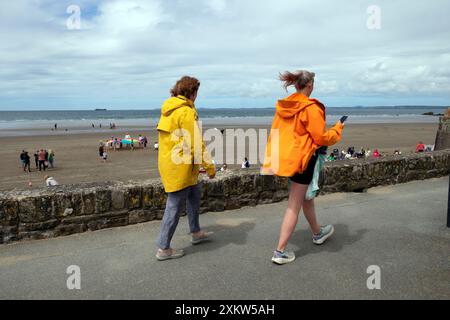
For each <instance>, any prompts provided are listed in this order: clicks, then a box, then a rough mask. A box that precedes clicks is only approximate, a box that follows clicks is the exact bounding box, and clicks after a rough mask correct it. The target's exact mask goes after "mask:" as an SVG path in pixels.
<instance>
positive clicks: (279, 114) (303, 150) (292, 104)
mask: <svg viewBox="0 0 450 320" xmlns="http://www.w3.org/2000/svg"><path fill="white" fill-rule="evenodd" d="M314 77H315V74H314V73H313V72H309V71H304V70H301V71H297V72H294V73H291V72H285V73H283V74H280V80H281V81H282V82H283V83H284V88H285V89H286V90H287V88H288V87H290V86H294V87H295V89H296V92H295V93H294V94H292V95H290V96H289V97H287V98H285V99H282V100H279V101H278V102H277V105H276V112H275V117H274V120H273V123H272V129H271V132H270V136H269V141H268V143H267V147H266V158H265V161H264V164H263V167H262V169H261V173H262V174H275V175H277V176H283V177H289V180H290V190H289V200H288V208H287V209H286V212H285V216H284V219H283V223H282V225H281V231H280V238H279V242H278V246H277V248H276V250H275V251H274V253H273V256H272V262H274V263H276V264H280V265H281V264H285V263H289V262H292V261H294V260H295V254H294V252H292V251H289V250H287V249H286V247H287V244H288V241H289V240H290V238H291V236H292V234H293V232H294V230H295V227H296V225H297V221H298V215H299V212H300V210H301V209H302V208H303V212H304V214H305V217H306V220H307V221H308V223H309V226H310V228H311V232H312V241H313V243H314V244H317V245H320V244H323V243H324V242H325V241H326V240H327V239H328V238H329V237H330V236H331V235H332V234H333V232H334V228H333V226H332V225H326V226H321V225H319V223H318V222H317V217H316V212H315V208H314V198H313V199H312V200H306V199H305V195H306V191H307V189H308V186H309V184H310V183H311V181H312V179H313V175H314V171H315V165H316V161H317V159H318V157H319V153H320V152H321V151H320V150H322V149H324V148H325V147H327V146H332V145H334V144H335V143H337V142H338V141H340V140H341V135H342V130H343V128H344V124H343V123H341V122H340V121H339V122H338V123H337V124H336V125H334V126H333V127H332V128H331V129H330V130H326V122H325V106H324V105H323V104H322V103H321V102H320V101H318V100H316V99H311V98H310V96H311V93H312V91H313V89H314Z"/></svg>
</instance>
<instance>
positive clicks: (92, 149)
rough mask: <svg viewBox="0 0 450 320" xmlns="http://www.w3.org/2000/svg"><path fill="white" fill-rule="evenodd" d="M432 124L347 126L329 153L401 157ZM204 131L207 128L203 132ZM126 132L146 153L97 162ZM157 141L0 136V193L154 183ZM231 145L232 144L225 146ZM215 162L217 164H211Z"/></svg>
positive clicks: (103, 133)
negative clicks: (53, 184) (49, 156)
mask: <svg viewBox="0 0 450 320" xmlns="http://www.w3.org/2000/svg"><path fill="white" fill-rule="evenodd" d="M217 127H219V128H233V127H232V126H230V125H227V126H217ZM437 127H438V125H437V124H431V123H414V124H407V123H401V124H348V125H347V126H346V128H345V131H344V135H343V139H342V141H341V142H340V143H338V144H337V145H336V146H334V147H332V148H338V149H339V150H341V149H342V148H347V147H348V146H354V147H355V150H359V149H360V148H361V147H364V148H366V149H367V148H369V149H371V150H372V151H373V150H374V149H375V148H378V150H379V151H381V152H382V153H393V151H394V150H395V149H399V150H401V151H402V153H403V154H406V153H411V152H414V149H415V146H416V144H417V143H418V142H419V141H423V143H425V144H434V140H435V136H436V131H437ZM236 128H243V129H244V130H246V129H248V128H255V129H260V128H263V129H264V128H267V129H268V126H261V125H258V126H250V125H248V126H239V127H236ZM204 129H207V128H204ZM126 133H130V134H131V135H132V136H133V137H137V136H138V135H139V134H142V135H143V136H147V137H148V141H149V145H148V146H147V149H144V150H138V149H135V150H134V151H131V150H121V151H113V150H111V151H109V152H108V155H109V159H108V162H107V163H102V162H101V161H100V159H99V156H98V146H99V142H100V140H103V141H105V140H108V139H109V138H110V137H111V136H115V137H124V135H125V134H126ZM156 140H157V132H156V130H155V129H154V128H149V129H147V130H142V129H137V128H135V129H133V128H129V130H125V129H120V130H109V129H104V130H98V131H96V132H89V133H80V132H78V133H77V134H75V133H74V132H71V131H69V132H64V131H60V132H56V133H55V132H49V134H47V135H46V134H45V132H42V131H40V132H38V134H37V135H35V136H27V137H23V136H22V137H21V136H17V137H2V138H0V145H1V158H2V166H0V190H3V191H4V190H12V189H14V188H17V189H29V186H28V183H29V181H31V182H32V185H33V186H32V187H33V188H36V187H42V186H44V179H43V177H44V176H45V175H46V174H48V175H50V176H53V177H54V178H55V179H56V180H57V181H58V182H59V183H60V184H71V183H80V182H99V181H129V180H138V181H141V180H147V179H152V178H158V177H159V174H158V163H157V158H158V155H157V152H156V151H155V150H153V144H154V142H155V141H156ZM227 142H228V145H230V143H231V141H227ZM41 148H43V149H52V150H54V152H55V168H54V169H49V170H47V171H46V172H45V173H44V172H39V171H37V170H36V168H35V165H34V158H33V153H34V151H36V150H37V149H41ZM23 149H25V150H26V151H28V152H29V154H30V156H31V169H32V172H31V173H24V172H23V170H22V168H21V164H20V161H19V154H20V152H21V151H22V150H23ZM216 160H218V159H216ZM242 160H243V159H235V163H236V162H237V163H238V164H235V165H232V164H230V162H229V161H227V162H228V166H229V167H230V168H239V167H240V163H241V162H242Z"/></svg>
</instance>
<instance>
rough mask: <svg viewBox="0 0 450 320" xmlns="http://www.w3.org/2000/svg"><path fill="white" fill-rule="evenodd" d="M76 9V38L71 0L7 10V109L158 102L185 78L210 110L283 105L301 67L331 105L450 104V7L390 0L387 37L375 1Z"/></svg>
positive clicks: (133, 1) (1, 57) (98, 4)
mask: <svg viewBox="0 0 450 320" xmlns="http://www.w3.org/2000/svg"><path fill="white" fill-rule="evenodd" d="M76 2H78V4H79V5H80V7H81V9H82V19H83V20H82V30H75V31H69V30H67V29H66V28H65V25H66V19H67V17H68V15H67V14H66V13H65V10H66V7H65V6H66V5H68V4H67V3H64V2H60V1H58V2H54V1H50V0H47V1H44V0H43V1H32V0H29V1H26V0H18V1H10V2H7V3H4V4H3V6H2V10H1V11H0V36H1V39H2V42H0V108H7V107H14V106H17V107H31V106H41V107H45V106H46V105H47V104H52V106H53V105H55V106H57V105H61V106H63V105H66V104H69V105H74V104H75V103H77V104H78V105H80V106H91V105H92V104H94V103H98V104H106V105H112V106H117V107H120V106H122V107H125V106H124V105H122V104H123V101H130V105H127V107H128V106H129V107H149V106H152V107H157V106H158V105H159V102H160V101H161V100H162V99H164V98H165V97H166V96H167V93H168V90H169V88H170V87H171V86H172V85H173V82H174V81H175V80H176V79H177V78H179V77H180V76H182V75H184V74H191V75H194V76H197V77H199V78H200V80H201V81H202V95H201V96H202V98H201V100H200V102H199V103H203V105H204V106H213V107H221V106H223V105H221V104H218V103H216V100H215V99H217V101H219V100H220V101H223V100H224V99H228V100H230V101H232V100H233V99H236V100H239V101H243V100H245V101H247V102H248V103H249V105H251V101H252V99H256V98H257V99H265V100H264V101H266V104H267V106H272V105H273V101H275V99H277V98H279V97H280V96H283V95H284V94H285V92H284V91H283V89H282V87H281V84H280V83H279V82H278V81H277V77H278V73H279V72H281V71H284V70H296V69H311V70H312V71H315V72H316V77H317V78H316V79H317V82H316V91H315V93H316V94H317V95H318V97H319V98H324V99H325V100H327V99H333V97H338V96H339V97H343V96H345V97H346V98H345V100H344V101H345V104H346V105H354V103H353V100H354V99H358V101H361V99H363V100H364V99H365V100H364V101H366V103H367V104H389V101H390V99H393V98H395V99H400V98H401V99H409V101H411V103H414V101H415V99H416V98H418V97H420V98H430V99H433V100H430V101H431V102H430V103H437V102H438V101H439V103H447V101H449V99H450V90H449V89H450V88H449V87H450V69H449V67H448V66H449V65H450V54H449V52H450V44H449V42H448V40H447V39H449V38H450V20H449V19H447V17H446V12H448V11H449V10H448V9H450V3H449V2H448V1H441V0H436V1H435V2H433V3H432V4H431V3H416V4H414V6H412V5H411V4H410V2H408V1H406V0H398V1H395V2H394V1H387V0H380V1H378V5H379V6H380V7H381V9H382V11H381V12H382V25H381V30H377V31H374V30H369V29H367V27H366V20H367V18H368V17H369V15H368V14H367V12H366V9H367V7H368V6H369V5H371V4H372V3H371V2H370V1H366V0H364V1H348V2H345V3H344V2H339V3H338V2H335V1H331V0H330V1H324V0H322V1H313V0H303V1H299V0H282V1H279V0H277V1H275V0H267V1H257V0H246V1H240V0H227V1H225V0H212V1H211V0H190V1H184V0H170V1H163V0H148V1H144V0H103V1H94V0H79V1H78V0H77V1H76ZM420 21H422V22H423V21H427V23H419V22H420ZM74 92H76V97H77V98H76V99H74ZM14 101H20V103H19V102H17V103H15V102H14ZM115 101H120V103H119V102H117V103H116V102H115ZM341 101H342V100H341ZM230 105H231V104H230Z"/></svg>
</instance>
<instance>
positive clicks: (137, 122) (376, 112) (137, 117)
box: [0, 106, 447, 136]
mask: <svg viewBox="0 0 450 320" xmlns="http://www.w3.org/2000/svg"><path fill="white" fill-rule="evenodd" d="M446 109H447V107H439V106H392V107H363V106H358V107H334V108H333V107H328V108H327V109H326V113H327V123H328V124H333V123H335V122H337V121H338V120H339V119H340V117H341V116H343V115H347V116H348V120H347V123H358V124H364V123H438V121H439V117H437V116H430V115H424V113H430V112H432V113H433V114H442V113H445V111H446ZM198 111H199V115H200V118H201V120H202V122H203V124H204V125H215V124H217V125H230V126H231V125H233V126H238V125H245V126H248V125H252V124H253V125H270V123H271V122H272V119H273V115H274V111H275V109H274V107H271V108H240V109H233V108H222V109H199V110H198ZM159 117H160V109H153V110H132V109H130V110H52V111H49V110H48V111H0V136H5V135H6V136H8V135H21V134H20V133H21V132H22V133H24V135H25V134H26V133H27V132H28V133H29V130H42V129H48V130H51V129H52V128H54V125H55V124H57V127H58V130H65V129H67V130H71V129H77V130H80V129H82V128H85V129H86V130H91V129H99V128H100V125H101V127H102V128H107V129H109V127H110V125H111V124H115V125H116V127H117V128H118V129H120V128H128V127H133V128H142V129H146V128H147V129H149V128H154V127H155V126H156V125H157V123H158V120H159ZM8 133H9V134H8Z"/></svg>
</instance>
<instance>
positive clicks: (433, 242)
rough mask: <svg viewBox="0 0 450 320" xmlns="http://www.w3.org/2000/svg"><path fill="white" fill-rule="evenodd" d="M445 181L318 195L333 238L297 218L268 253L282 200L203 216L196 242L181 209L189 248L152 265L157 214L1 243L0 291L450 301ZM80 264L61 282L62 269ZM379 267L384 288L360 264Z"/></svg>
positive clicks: (178, 242) (9, 294)
mask: <svg viewBox="0 0 450 320" xmlns="http://www.w3.org/2000/svg"><path fill="white" fill-rule="evenodd" d="M447 188H448V178H441V179H432V180H427V181H417V182H412V183H407V184H403V185H397V186H389V187H378V188H374V189H371V190H369V191H368V193H364V194H333V195H327V196H322V197H319V198H318V199H317V202H316V209H317V212H318V216H319V220H320V222H321V223H323V224H325V223H327V224H328V223H331V224H334V225H335V230H336V231H335V235H334V236H333V237H332V238H331V239H330V240H329V241H328V242H327V243H326V244H324V245H323V246H320V247H318V246H314V245H313V244H312V242H311V235H310V232H309V231H308V229H307V224H306V221H305V219H304V217H302V218H301V220H300V223H299V225H298V227H297V231H296V232H295V234H294V236H293V239H292V241H291V248H292V249H293V250H294V251H295V253H296V255H297V260H296V261H295V262H294V263H292V264H289V265H284V266H276V265H274V264H272V262H271V261H270V258H271V256H272V251H273V249H274V246H275V245H276V242H277V239H278V232H279V228H280V223H281V219H282V215H283V212H284V209H285V207H286V202H282V203H278V204H271V205H264V206H258V207H253V208H244V209H240V210H234V211H229V212H222V213H208V214H205V215H202V217H201V222H202V225H203V227H205V228H206V229H208V230H211V231H214V232H215V234H214V240H213V241H211V242H209V243H204V244H201V245H199V246H195V247H192V246H190V243H189V236H188V234H187V233H188V229H187V221H186V218H182V219H181V221H180V225H179V227H178V230H177V232H176V234H175V238H174V241H173V245H174V246H175V247H179V248H184V249H185V251H186V252H187V255H186V256H185V257H184V258H182V259H179V260H172V261H165V262H158V261H156V259H155V256H154V255H155V240H156V238H157V235H158V231H159V224H160V223H159V221H155V222H150V223H146V224H142V225H137V226H128V227H123V228H116V229H110V230H102V231H97V232H92V233H84V234H79V235H74V236H69V237H64V238H56V239H50V240H42V241H33V242H22V243H17V244H12V245H3V246H0V299H17V298H24V299H243V300H249V299H250V300H252V299H406V298H413V299H418V298H424V299H449V298H450V229H447V228H446V226H445V225H446V213H447V194H448V189H447ZM70 265H77V266H79V267H80V270H81V290H68V288H67V284H66V282H67V278H68V277H69V275H68V274H67V273H66V270H67V267H68V266H70ZM371 265H377V266H379V267H380V269H381V290H369V289H368V288H367V284H366V283H367V279H368V277H369V276H370V275H369V274H367V268H368V267H369V266H371Z"/></svg>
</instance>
